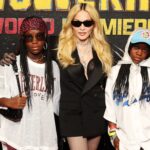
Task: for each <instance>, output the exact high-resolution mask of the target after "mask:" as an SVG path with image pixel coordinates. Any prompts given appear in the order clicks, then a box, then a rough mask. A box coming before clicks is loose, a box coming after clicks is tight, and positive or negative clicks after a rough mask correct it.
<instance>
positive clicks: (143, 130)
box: [104, 35, 150, 150]
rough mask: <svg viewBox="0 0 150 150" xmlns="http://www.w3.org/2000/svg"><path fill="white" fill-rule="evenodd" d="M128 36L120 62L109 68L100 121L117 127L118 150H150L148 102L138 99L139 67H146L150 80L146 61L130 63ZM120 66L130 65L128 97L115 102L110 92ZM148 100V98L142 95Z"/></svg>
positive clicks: (139, 90)
mask: <svg viewBox="0 0 150 150" xmlns="http://www.w3.org/2000/svg"><path fill="white" fill-rule="evenodd" d="M131 37H132V35H131V36H130V37H129V39H128V42H127V44H126V47H125V54H124V57H123V59H122V60H121V61H119V62H118V64H117V65H116V66H114V67H113V68H112V71H111V73H110V75H109V77H108V79H107V83H106V89H105V99H106V110H105V113H104V118H105V119H106V120H108V121H110V122H113V123H115V124H116V125H117V128H118V129H117V135H118V137H119V139H120V149H119V150H139V149H140V147H142V148H144V150H150V101H146V100H145V99H144V98H143V99H142V100H141V99H140V95H141V91H142V76H141V72H140V71H141V66H146V67H148V76H149V79H150V58H148V59H147V60H144V61H142V62H141V63H140V64H138V65H136V64H134V63H133V62H132V60H131V58H130V56H129V54H128V48H129V44H130V40H131ZM121 64H131V67H130V74H129V90H128V92H129V94H128V96H127V97H123V99H122V102H120V103H118V102H117V100H114V99H113V90H114V86H115V82H116V78H117V76H118V72H119V69H120V67H121ZM146 96H148V97H150V95H146Z"/></svg>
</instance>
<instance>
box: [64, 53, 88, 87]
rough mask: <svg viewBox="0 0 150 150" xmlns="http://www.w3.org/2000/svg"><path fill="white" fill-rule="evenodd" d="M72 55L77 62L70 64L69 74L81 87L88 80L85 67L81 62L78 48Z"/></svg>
mask: <svg viewBox="0 0 150 150" xmlns="http://www.w3.org/2000/svg"><path fill="white" fill-rule="evenodd" d="M72 57H73V58H75V64H73V65H70V66H69V67H68V68H67V71H68V74H69V75H70V77H71V78H72V79H73V82H74V84H76V85H77V86H78V87H80V88H83V87H84V84H85V82H86V78H85V76H84V68H83V66H82V64H81V63H80V60H79V56H78V52H77V50H75V51H74V52H73V54H72Z"/></svg>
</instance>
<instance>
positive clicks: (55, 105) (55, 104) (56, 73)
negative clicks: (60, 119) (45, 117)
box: [53, 61, 61, 115]
mask: <svg viewBox="0 0 150 150" xmlns="http://www.w3.org/2000/svg"><path fill="white" fill-rule="evenodd" d="M53 73H54V94H53V110H54V113H55V114H56V115H59V102H60V94H61V90H60V71H59V68H58V65H57V63H56V62H54V61H53Z"/></svg>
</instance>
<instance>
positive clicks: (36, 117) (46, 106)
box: [0, 56, 60, 150]
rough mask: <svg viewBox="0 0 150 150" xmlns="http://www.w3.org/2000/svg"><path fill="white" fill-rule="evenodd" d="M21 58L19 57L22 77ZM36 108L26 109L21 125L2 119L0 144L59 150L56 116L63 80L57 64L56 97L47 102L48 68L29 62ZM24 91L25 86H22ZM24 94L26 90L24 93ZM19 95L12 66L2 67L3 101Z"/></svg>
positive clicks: (20, 149) (0, 92) (23, 149)
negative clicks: (5, 98) (45, 73)
mask: <svg viewBox="0 0 150 150" xmlns="http://www.w3.org/2000/svg"><path fill="white" fill-rule="evenodd" d="M19 59H20V57H19V56H18V57H17V64H18V69H19V77H20V81H21V85H22V84H23V83H22V77H21V73H20V65H19V64H20V63H19V62H20V60H19ZM28 64H29V72H30V79H31V81H32V83H31V84H32V86H31V101H32V107H31V109H29V108H28V106H27V104H26V106H25V108H24V109H23V117H22V119H21V121H20V122H17V123H16V122H13V121H10V120H8V119H5V117H3V116H2V115H0V121H1V122H0V141H3V142H6V143H7V144H8V145H10V146H12V147H14V148H16V149H17V150H57V149H58V147H57V134H56V126H55V120H54V112H55V113H56V114H57V115H58V113H59V98H60V76H59V68H58V66H57V64H56V62H54V61H53V63H52V64H53V74H54V96H53V98H52V97H51V98H49V99H48V100H47V93H46V90H45V89H46V87H45V76H44V72H45V71H44V70H45V64H37V63H35V62H33V61H31V60H30V59H29V58H28ZM22 87H23V86H22ZM22 90H23V89H22ZM16 95H18V88H17V82H16V77H15V75H14V72H13V70H12V66H5V67H0V97H7V98H10V97H13V96H16Z"/></svg>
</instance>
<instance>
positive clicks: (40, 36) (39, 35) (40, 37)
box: [24, 32, 46, 42]
mask: <svg viewBox="0 0 150 150" xmlns="http://www.w3.org/2000/svg"><path fill="white" fill-rule="evenodd" d="M34 38H35V39H36V40H37V41H45V40H46V37H45V33H44V32H40V33H37V34H36V35H35V36H33V35H31V34H27V35H24V39H25V42H33V39H34Z"/></svg>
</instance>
